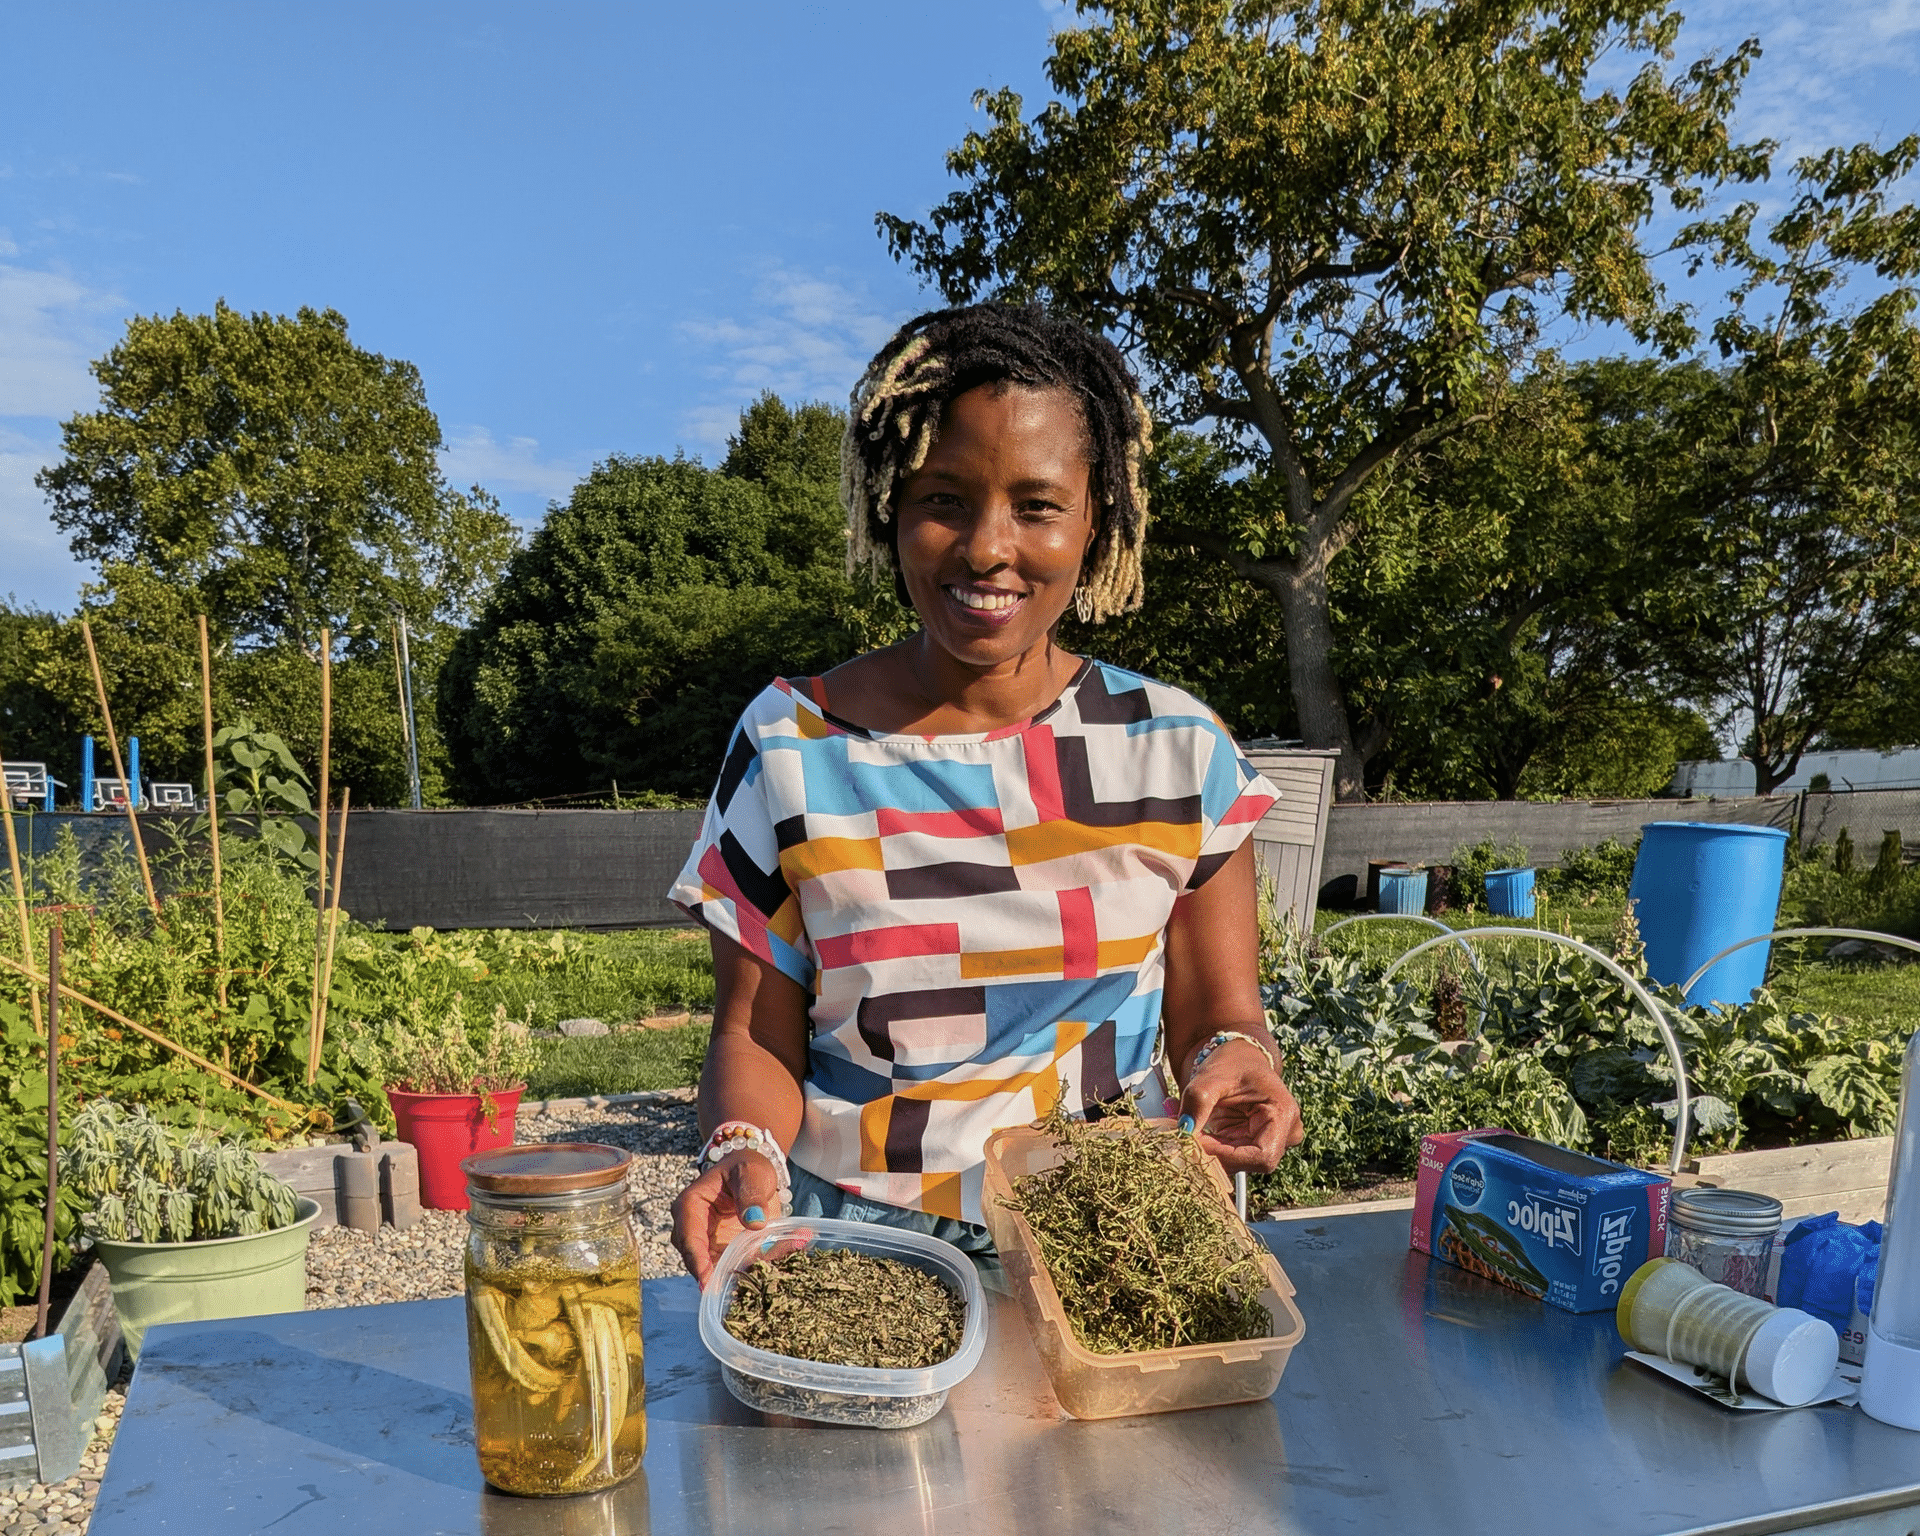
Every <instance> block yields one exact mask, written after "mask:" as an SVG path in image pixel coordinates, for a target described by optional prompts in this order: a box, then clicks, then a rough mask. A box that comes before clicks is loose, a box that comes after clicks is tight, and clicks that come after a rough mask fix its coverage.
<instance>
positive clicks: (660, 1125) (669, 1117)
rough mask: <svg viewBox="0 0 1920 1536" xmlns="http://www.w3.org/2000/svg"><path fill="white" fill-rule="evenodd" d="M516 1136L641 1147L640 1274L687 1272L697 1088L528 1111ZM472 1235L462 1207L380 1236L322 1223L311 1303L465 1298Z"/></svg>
mask: <svg viewBox="0 0 1920 1536" xmlns="http://www.w3.org/2000/svg"><path fill="white" fill-rule="evenodd" d="M514 1137H515V1140H517V1141H522V1142H533V1141H601V1142H606V1143H608V1144H609V1145H611V1146H616V1147H624V1148H625V1149H626V1150H627V1151H629V1152H631V1153H633V1169H632V1171H631V1172H630V1173H629V1174H628V1176H627V1187H628V1188H629V1190H630V1191H631V1192H632V1194H633V1201H634V1210H633V1224H634V1227H635V1228H636V1229H637V1231H638V1232H639V1236H640V1273H641V1274H643V1275H645V1276H646V1277H647V1278H649V1279H658V1278H659V1277H661V1276H663V1275H683V1274H685V1273H686V1269H685V1267H684V1266H683V1265H682V1264H681V1263H680V1255H679V1254H677V1253H675V1252H674V1251H673V1245H672V1244H671V1243H670V1242H668V1240H667V1233H668V1231H669V1230H670V1229H671V1227H672V1224H673V1217H672V1210H671V1207H672V1205H673V1197H674V1196H675V1195H677V1194H679V1193H680V1191H681V1190H682V1189H684V1188H685V1187H686V1184H687V1181H688V1180H689V1179H690V1178H692V1177H693V1157H694V1154H695V1153H696V1152H698V1151H699V1150H700V1132H699V1130H698V1129H697V1128H696V1127H695V1124H694V1110H693V1090H692V1089H691V1088H688V1089H685V1090H681V1091H677V1092H674V1093H673V1094H671V1096H665V1095H663V1096H662V1097H660V1098H657V1099H653V1100H650V1101H647V1102H645V1103H640V1104H621V1105H616V1106H612V1107H609V1108H606V1109H566V1110H563V1109H555V1110H551V1111H549V1112H548V1113H546V1114H543V1115H532V1116H528V1115H522V1116H521V1117H520V1119H519V1120H518V1121H517V1122H516V1123H515V1126H514ZM466 1241H467V1218H466V1214H465V1212H462V1211H428V1212H427V1213H426V1214H425V1215H424V1216H422V1217H421V1219H420V1221H419V1223H418V1224H417V1225H415V1226H413V1227H411V1228H409V1229H408V1230H407V1231H405V1232H397V1231H395V1230H394V1229H393V1228H392V1227H382V1228H381V1229H380V1231H379V1233H378V1234H377V1235H376V1234H374V1233H370V1232H352V1231H349V1230H348V1229H347V1228H345V1227H323V1228H321V1229H320V1230H319V1231H317V1232H315V1233H314V1234H313V1240H312V1242H311V1243H310V1244H309V1245H308V1248H307V1306H308V1307H309V1308H316V1307H367V1306H373V1305H374V1304H376V1303H378V1302H383V1301H420V1300H424V1299H426V1298H429V1297H434V1296H458V1295H460V1293H461V1291H462V1289H463V1288H464V1287H463V1285H462V1281H461V1274H460V1262H461V1255H462V1253H463V1252H464V1251H465V1245H466Z"/></svg>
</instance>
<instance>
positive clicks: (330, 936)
mask: <svg viewBox="0 0 1920 1536" xmlns="http://www.w3.org/2000/svg"><path fill="white" fill-rule="evenodd" d="M352 803H353V786H352V785H351V784H349V785H348V786H346V787H345V788H344V789H342V790H341V791H340V830H339V832H338V834H337V835H336V837H335V840H334V845H333V900H332V902H331V903H330V904H329V906H328V907H327V969H326V974H325V975H324V976H323V977H322V978H321V981H320V1019H319V1024H318V1026H317V1027H316V1028H315V1029H314V1032H313V1041H312V1044H311V1045H309V1046H308V1048H307V1081H308V1082H312V1081H313V1078H314V1074H315V1073H316V1072H318V1071H319V1069H320V1053H321V1051H322V1050H323V1049H325V1047H326V1043H327V1003H328V1001H329V999H330V998H331V996H332V993H333V943H334V939H335V937H336V936H337V935H338V934H339V932H340V870H341V866H342V864H343V863H344V861H345V859H346V857H347V807H348V806H349V805H351V804H352Z"/></svg>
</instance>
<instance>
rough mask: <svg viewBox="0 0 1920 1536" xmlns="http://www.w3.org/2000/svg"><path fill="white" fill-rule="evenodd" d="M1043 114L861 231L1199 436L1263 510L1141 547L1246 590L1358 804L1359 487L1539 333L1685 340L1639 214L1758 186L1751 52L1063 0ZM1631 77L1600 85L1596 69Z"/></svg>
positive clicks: (1635, 32)
mask: <svg viewBox="0 0 1920 1536" xmlns="http://www.w3.org/2000/svg"><path fill="white" fill-rule="evenodd" d="M1077 6H1078V10H1079V12H1080V13H1081V15H1082V17H1083V18H1091V19H1090V20H1089V21H1088V22H1087V24H1085V25H1082V26H1079V27H1075V28H1069V29H1063V30H1062V31H1060V32H1059V33H1057V34H1056V36H1055V39H1054V47H1053V52H1052V56H1051V57H1050V58H1049V60H1048V62H1047V74H1048V79H1049V81H1050V83H1051V85H1052V88H1053V90H1054V91H1055V92H1056V93H1057V98H1058V99H1056V100H1055V101H1053V102H1051V103H1049V104H1048V105H1047V106H1046V107H1045V108H1043V109H1042V110H1041V111H1039V112H1038V113H1036V114H1034V115H1033V116H1032V117H1031V118H1029V117H1027V116H1026V115H1025V114H1024V107H1023V103H1022V102H1021V99H1020V98H1019V96H1018V95H1016V94H1015V93H1013V92H1012V91H1008V90H1002V91H999V92H995V93H992V94H986V93H983V94H982V95H981V96H980V97H979V98H977V99H978V101H979V104H980V105H981V106H982V107H983V108H984V109H985V111H986V112H987V115H988V117H989V118H990V120H991V121H990V125H989V126H988V128H987V129H986V130H985V131H984V132H978V133H970V134H969V135H968V136H967V137H966V139H965V141H964V142H963V143H962V144H961V145H960V147H959V148H958V149H957V150H955V151H954V152H953V153H952V154H951V155H950V156H949V157H948V164H949V167H950V169H951V170H952V171H953V172H954V174H955V175H956V176H958V177H959V178H960V179H961V180H962V181H963V182H964V183H965V185H964V186H963V187H962V188H961V189H960V190H959V191H957V192H955V193H954V194H953V195H951V196H950V197H949V198H948V199H947V200H946V201H945V202H943V203H942V204H940V205H939V206H938V207H936V208H935V209H934V210H933V212H932V214H931V216H930V217H929V218H928V219H926V220H925V221H913V220H908V219H904V218H899V217H895V216H892V215H886V214H883V215H881V216H880V225H881V227H882V229H883V231H884V232H885V234H886V236H887V238H888V240H889V242H890V244H891V246H892V248H893V250H894V251H895V253H896V254H897V255H899V256H901V257H902V258H904V259H905V260H907V261H909V262H910V263H911V264H912V265H913V266H914V267H915V268H916V269H917V270H918V271H920V272H921V273H922V274H923V275H925V276H927V277H929V278H931V279H933V280H935V281H937V282H938V283H939V285H940V286H941V288H942V289H943V290H944V291H945V293H946V294H947V296H948V297H949V298H950V299H953V300H955V301H959V300H963V299H967V298H971V297H975V296H978V295H979V294H981V293H983V292H988V291H994V292H999V293H1003V294H1007V295H1011V296H1020V295H1035V296H1039V297H1043V298H1045V299H1048V300H1050V301H1052V302H1054V303H1056V304H1059V305H1063V306H1065V307H1068V308H1070V309H1072V310H1074V311H1077V312H1078V313H1080V314H1082V315H1084V316H1086V317H1087V318H1089V319H1090V320H1092V321H1094V322H1095V323H1098V324H1101V325H1104V326H1107V327H1110V328H1112V329H1113V330H1114V331H1115V333H1116V334H1117V335H1119V336H1120V337H1121V338H1122V340H1123V341H1125V342H1128V343H1130V344H1131V345H1132V346H1133V347H1134V348H1135V349H1136V351H1137V354H1138V355H1139V356H1140V358H1141V359H1142V361H1143V362H1144V364H1145V365H1146V367H1147V369H1148V371H1149V373H1150V375H1151V378H1152V381H1153V383H1154V386H1155V390H1156V393H1157V395H1158V396H1159V403H1160V406H1161V410H1162V413H1163V415H1166V416H1170V417H1172V418H1173V419H1175V420H1182V421H1193V422H1199V421H1208V422H1210V423H1211V424H1212V426H1213V430H1214V432H1215V434H1216V436H1217V438H1218V440H1219V441H1220V443H1221V444H1222V446H1223V448H1225V449H1226V450H1227V451H1230V452H1232V453H1234V454H1235V455H1237V456H1238V457H1239V458H1240V460H1241V461H1242V462H1243V463H1244V464H1245V465H1246V466H1247V467H1248V468H1249V469H1251V470H1255V471H1258V472H1259V473H1260V475H1261V483H1262V484H1263V485H1264V486H1265V487H1266V489H1267V492H1268V496H1267V499H1266V501H1265V504H1264V505H1262V506H1260V507H1259V508H1257V509H1255V511H1254V512H1253V513H1252V514H1251V515H1246V516H1243V517H1241V518H1240V519H1239V520H1238V521H1236V522H1235V523H1233V524H1231V525H1228V526H1223V527H1188V526H1181V527H1177V528H1168V527H1167V526H1165V525H1164V524H1163V525H1162V528H1161V532H1160V536H1161V537H1162V538H1169V537H1172V538H1180V539H1184V540H1185V541H1186V542H1188V543H1189V544H1190V545H1192V546H1193V547H1196V548H1198V549H1201V550H1205V551H1207V552H1209V553H1211V554H1213V555H1215V556H1216V557H1217V558H1219V559H1222V560H1224V561H1225V562H1226V563H1227V564H1228V565H1229V566H1230V567H1231V568H1232V569H1233V570H1234V571H1235V572H1237V573H1238V574H1239V575H1240V576H1242V577H1243V578H1245V579H1246V580H1248V581H1250V582H1252V583H1254V584H1255V585H1256V586H1258V587H1260V588H1261V589H1263V590H1264V591H1266V592H1268V593H1270V594H1271V596H1272V598H1273V599H1274V600H1275V602H1276V603H1277V604H1278V606H1279V608H1280V612H1281V615H1282V618H1283V621H1284V626H1285V632H1286V641H1287V644H1286V654H1287V665H1288V672H1289V680H1290V685H1291V690H1292V695H1293V702H1294V706H1295V711H1296V714H1297V717H1298V720H1299V724H1300V729H1301V732H1302V734H1303V735H1304V736H1305V738H1306V740H1307V741H1308V742H1309V743H1311V744H1313V745H1316V746H1322V747H1332V748H1336V749H1338V751H1339V752H1340V755H1341V757H1340V770H1339V790H1340V793H1341V795H1342V796H1343V797H1353V796H1357V795H1359V794H1360V793H1361V792H1362V786H1363V771H1364V764H1365V761H1366V759H1367V758H1368V757H1369V756H1371V755H1372V754H1373V753H1375V752H1377V751H1378V750H1379V749H1380V748H1381V747H1382V746H1383V745H1384V744H1385V741H1386V739H1387V735H1388V728H1389V727H1388V722H1387V721H1385V720H1383V719H1378V718H1368V719H1362V720H1360V721H1359V722H1358V723H1357V727H1356V722H1355V720H1354V719H1353V718H1352V712H1351V709H1350V702H1349V700H1348V698H1347V694H1346V690H1345V689H1344V688H1343V686H1342V683H1343V679H1342V677H1341V675H1340V672H1339V668H1338V664H1337V660H1336V652H1337V646H1338V641H1339V636H1338V634H1337V633H1336V628H1335V622H1334V613H1333V608H1332V599H1331V584H1332V580H1333V574H1334V566H1335V563H1336V561H1337V560H1338V559H1339V557H1340V556H1341V554H1342V552H1343V551H1344V550H1345V549H1347V547H1348V546H1349V544H1350V543H1351V542H1352V541H1353V540H1354V538H1355V537H1356V536H1357V534H1358V531H1359V521H1358V509H1357V507H1356V498H1357V497H1358V495H1359V493H1360V492H1361V490H1362V489H1363V488H1364V487H1365V486H1366V485H1367V483H1368V481H1369V480H1370V479H1371V478H1372V477H1373V476H1374V475H1375V474H1377V473H1378V472H1379V471H1380V470H1381V469H1382V467H1383V466H1386V465H1388V464H1390V463H1392V462H1393V461H1394V460H1395V459H1396V458H1398V457H1400V456H1403V455H1407V454H1410V453H1417V452H1419V451H1421V450H1422V449H1425V448H1427V447H1429V446H1431V445H1433V444H1434V443H1436V442H1437V441H1439V440H1440V439H1441V438H1442V437H1444V436H1445V435H1446V434H1447V433H1448V432H1450V431H1453V430H1457V429H1458V428H1459V427H1460V426H1462V425H1463V424H1465V423H1469V422H1473V421H1479V420H1485V419H1487V418H1488V416H1489V415H1490V414H1491V413H1492V412H1494V411H1495V410H1496V408H1497V406H1498V403H1499V401H1500V398H1501V395H1502V393H1503V390H1504V388H1505V386H1506V384H1507V382H1508V380H1509V379H1510V378H1511V376H1512V375H1513V373H1514V372H1515V370H1516V369H1517V368H1520V367H1522V366H1524V365H1525V364H1526V362H1527V361H1528V360H1529V359H1530V358H1531V357H1532V355H1533V353H1534V351H1535V349H1536V347H1537V346H1538V344H1539V342H1540V338H1541V335H1542V332H1543V330H1545V329H1546V328H1548V327H1550V326H1551V325H1552V324H1553V323H1555V322H1556V321H1558V320H1561V319H1565V318H1571V319H1572V320H1574V321H1578V322H1583V323H1611V322H1617V323H1620V324H1623V325H1625V326H1626V327H1627V328H1628V329H1629V330H1630V331H1631V332H1632V333H1633V334H1634V335H1636V336H1637V337H1640V338H1642V339H1650V340H1655V341H1659V342H1661V343H1664V344H1666V345H1680V344H1683V343H1684V341H1685V340H1686V336H1687V332H1686V329H1685V326H1684V323H1683V320H1682V317H1681V316H1680V315H1679V314H1678V312H1677V311H1676V310H1675V309H1674V308H1673V307H1672V306H1670V305H1669V304H1668V303H1667V302H1666V299H1665V295H1664V293H1663V291H1662V288H1661V285H1660V283H1659V282H1658V281H1657V280H1656V277H1655V274H1654V272H1653V271H1652V269H1651V267H1650V265H1649V260H1648V256H1647V253H1646V250H1645V249H1644V247H1643V244H1642V232H1643V231H1644V229H1645V228H1646V226H1647V224H1648V223H1649V221H1650V220H1651V219H1653V218H1654V217H1655V216H1656V214H1657V213H1659V212H1660V211H1661V208H1662V206H1663V203H1664V204H1665V205H1667V206H1671V207H1674V208H1679V209H1692V208H1695V207H1697V206H1698V205H1699V204H1700V202H1701V199H1702V197H1703V190H1702V189H1703V188H1704V187H1707V186H1710V185H1712V184H1714V183H1716V182H1719V181H1722V180H1725V179H1727V178H1752V177H1756V176H1759V175H1761V174H1763V173H1764V171H1765V169H1766V165H1767V154H1766V147H1765V146H1740V145H1737V144H1735V143H1734V142H1733V141H1732V140H1731V139H1730V137H1729V133H1728V128H1727V116H1728V113H1729V111H1730V109H1731V107H1732V105H1733V101H1734V97H1735V93H1736V91H1737V88H1738V83H1739V81H1740V79H1741V78H1742V76H1743V74H1744V72H1745V70H1746V69H1747V67H1748V64H1749V61H1750V60H1751V58H1752V57H1753V55H1754V53H1755V51H1756V50H1755V47H1754V45H1752V44H1751V43H1749V44H1746V45H1743V46H1742V47H1740V48H1738V49H1736V50H1735V51H1734V52H1733V53H1732V54H1731V55H1729V56H1727V57H1725V58H1702V59H1700V60H1698V61H1696V62H1695V63H1693V64H1691V65H1690V66H1688V67H1686V68H1681V69H1674V68H1671V67H1669V65H1668V63H1667V61H1668V59H1669V57H1670V54H1671V49H1672V46H1673V43H1674V39H1675V37H1676V34H1677V32H1678V29H1679V25H1680V17H1679V16H1678V14H1677V13H1675V12H1674V11H1673V9H1672V8H1671V5H1670V4H1669V3H1668V0H1461V3H1455V4H1448V5H1435V4H1431V3H1427V0H1111V3H1098V0H1077ZM1634 57H1638V58H1639V59H1640V60H1641V61H1642V63H1641V67H1640V68H1639V70H1638V72H1637V73H1635V74H1633V75H1632V77H1631V79H1630V80H1628V81H1627V82H1626V83H1625V85H1624V87H1623V88H1621V89H1611V88H1606V87H1603V86H1601V85H1598V84H1596V83H1595V76H1596V74H1604V76H1605V77H1607V78H1614V79H1619V78H1622V76H1623V70H1622V65H1623V64H1624V63H1625V62H1626V61H1627V60H1629V59H1632V58H1634Z"/></svg>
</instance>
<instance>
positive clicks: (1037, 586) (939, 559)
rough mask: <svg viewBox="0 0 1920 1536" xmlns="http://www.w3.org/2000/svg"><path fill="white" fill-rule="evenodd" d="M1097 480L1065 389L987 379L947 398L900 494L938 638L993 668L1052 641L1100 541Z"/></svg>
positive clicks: (961, 657) (903, 569)
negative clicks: (937, 427)
mask: <svg viewBox="0 0 1920 1536" xmlns="http://www.w3.org/2000/svg"><path fill="white" fill-rule="evenodd" d="M1091 478H1092V476H1091V472H1090V468H1089V465H1088V463H1087V451H1086V425H1085V422H1084V421H1083V419H1082V417H1081V414H1080V410H1079V407H1078V406H1077V405H1076V404H1075V402H1074V400H1073V397H1072V396H1071V395H1069V394H1067V393H1066V391H1064V390H1060V389H1030V388H1027V387H1025V386H1023V385H1019V384H1007V385H994V384H984V385H981V386H980V387H979V388H978V389H970V390H968V391H967V392H966V393H965V394H964V395H961V396H959V397H958V398H957V399H955V400H954V401H953V402H952V403H951V404H949V405H948V406H947V408H946V411H945V413H944V414H943V415H942V416H941V418H940V431H939V436H938V438H937V440H936V441H935V442H934V444H933V446H932V448H931V449H929V450H928V452H927V461H926V463H924V464H922V465H921V466H920V468H919V469H918V470H917V471H916V472H915V473H914V474H913V475H912V476H910V477H909V478H908V479H907V480H906V482H905V483H904V484H903V485H902V486H901V488H900V492H899V494H898V496H897V497H896V498H895V500H894V511H895V515H896V517H897V518H898V519H899V535H898V544H897V548H898V551H899V559H900V575H901V579H902V580H903V581H904V582H905V584H906V588H907V596H908V597H909V598H911V599H912V601H913V606H914V609H915V611H916V612H918V613H919V615H920V622H921V623H922V624H923V625H925V626H926V631H927V634H928V635H929V637H931V638H932V639H933V641H934V642H935V643H936V644H938V645H939V646H941V647H942V648H943V649H944V650H946V651H947V652H948V653H949V654H950V655H952V656H953V657H954V658H955V659H956V660H958V661H960V662H963V663H965V664H966V665H967V666H970V667H976V668H989V667H996V666H1000V665H1002V664H1004V663H1007V662H1011V661H1015V660H1017V659H1018V658H1020V657H1022V656H1024V655H1026V654H1027V653H1028V652H1029V651H1031V650H1033V649H1034V648H1035V647H1036V646H1038V645H1040V644H1041V643H1042V642H1043V641H1044V640H1045V639H1046V637H1047V635H1048V634H1049V633H1050V632H1051V631H1052V629H1053V626H1054V625H1055V624H1056V623H1058V622H1059V620H1060V616H1061V615H1062V614H1064V613H1065V612H1066V611H1067V605H1068V604H1069V603H1071V602H1072V601H1073V589H1074V587H1075V585H1076V584H1077V583H1078V581H1079V579H1080V567H1081V562H1082V561H1083V560H1084V559H1085V558H1086V555H1087V551H1088V549H1089V547H1090V546H1091V545H1092V543H1093V537H1094V532H1095V529H1096V527H1097V523H1096V520H1095V517H1094V510H1095V509H1094V506H1093V498H1092V494H1091V487H1090V484H1089V482H1090V481H1091Z"/></svg>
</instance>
